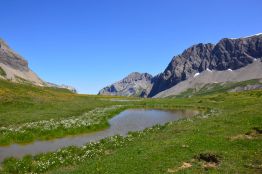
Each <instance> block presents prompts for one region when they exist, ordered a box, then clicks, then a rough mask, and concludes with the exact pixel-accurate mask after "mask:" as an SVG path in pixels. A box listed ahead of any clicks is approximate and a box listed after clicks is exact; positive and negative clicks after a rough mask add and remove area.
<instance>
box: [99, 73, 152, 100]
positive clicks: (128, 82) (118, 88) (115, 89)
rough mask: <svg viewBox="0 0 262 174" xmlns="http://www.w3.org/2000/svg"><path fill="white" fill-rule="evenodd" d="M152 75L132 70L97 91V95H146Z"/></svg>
mask: <svg viewBox="0 0 262 174" xmlns="http://www.w3.org/2000/svg"><path fill="white" fill-rule="evenodd" d="M152 78H153V76H152V75H150V74H148V73H139V72H133V73H131V74H129V75H128V76H126V77H125V78H123V79H122V80H120V81H118V82H116V83H114V84H112V85H109V86H107V87H105V88H103V89H102V90H100V91H99V95H120V96H140V97H146V96H147V95H148V93H149V91H150V90H151V87H152Z"/></svg>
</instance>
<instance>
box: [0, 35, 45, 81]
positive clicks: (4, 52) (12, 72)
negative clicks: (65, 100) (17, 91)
mask: <svg viewBox="0 0 262 174" xmlns="http://www.w3.org/2000/svg"><path fill="white" fill-rule="evenodd" d="M0 67H1V71H2V73H1V74H0V77H1V78H3V79H8V80H11V81H14V82H29V83H32V84H34V85H39V86H42V85H44V82H43V81H42V80H41V79H40V78H39V77H38V76H37V75H36V74H35V73H34V72H33V71H32V70H30V68H29V67H28V62H27V61H26V60H25V59H24V58H23V57H22V56H20V55H19V54H17V53H16V52H14V51H13V50H12V49H11V48H10V47H9V46H8V45H7V44H6V43H5V42H4V41H3V40H1V39H0Z"/></svg>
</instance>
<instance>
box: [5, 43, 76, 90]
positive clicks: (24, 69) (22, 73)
mask: <svg viewBox="0 0 262 174" xmlns="http://www.w3.org/2000/svg"><path fill="white" fill-rule="evenodd" d="M0 78H1V79H5V80H9V81H12V82H18V83H29V84H32V85H36V86H46V87H53V88H64V89H67V90H70V91H72V92H74V93H76V92H77V91H76V89H75V88H74V87H71V86H67V85H56V84H53V83H49V82H45V81H43V80H42V79H41V78H39V77H38V76H37V74H35V73H34V72H33V71H32V70H31V69H30V68H29V66H28V62H27V61H26V60H25V59H24V58H23V57H22V56H20V55H19V54H17V53H16V52H14V51H13V50H12V49H11V48H10V47H9V46H8V45H7V44H6V42H4V41H3V40H2V39H0Z"/></svg>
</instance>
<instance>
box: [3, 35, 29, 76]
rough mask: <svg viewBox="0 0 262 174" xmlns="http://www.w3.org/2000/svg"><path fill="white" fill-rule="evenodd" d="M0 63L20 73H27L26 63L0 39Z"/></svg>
mask: <svg viewBox="0 0 262 174" xmlns="http://www.w3.org/2000/svg"><path fill="white" fill-rule="evenodd" d="M0 63H3V64H5V65H8V66H10V67H12V68H14V69H18V70H20V71H29V68H28V62H27V61H26V60H25V59H24V58H23V57H22V56H20V55H19V54H17V53H16V52H14V51H13V50H12V49H11V48H10V47H9V46H8V45H7V44H6V42H5V41H4V40H2V39H0Z"/></svg>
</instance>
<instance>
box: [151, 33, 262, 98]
mask: <svg viewBox="0 0 262 174" xmlns="http://www.w3.org/2000/svg"><path fill="white" fill-rule="evenodd" d="M260 58H262V34H258V35H254V36H250V37H246V38H239V39H227V38H225V39H222V40H220V41H219V42H218V43H217V44H216V45H213V44H210V43H209V44H202V43H201V44H197V45H194V46H192V47H190V48H188V49H186V50H185V51H184V52H183V53H182V54H181V55H178V56H175V57H174V58H173V59H172V61H171V62H170V63H169V65H168V66H167V68H166V69H165V71H164V72H163V73H161V74H159V75H158V76H156V77H155V78H154V84H153V87H152V90H151V91H150V93H149V97H153V96H155V95H156V94H158V93H159V92H161V91H164V90H166V89H169V88H171V87H173V86H175V85H176V84H178V83H179V82H181V81H184V80H186V79H188V78H190V77H192V76H193V75H194V74H196V73H200V72H202V71H205V70H206V69H210V70H219V71H223V70H227V69H232V70H236V69H239V68H241V67H244V66H246V65H248V64H250V63H252V62H253V61H254V60H255V59H260Z"/></svg>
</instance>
